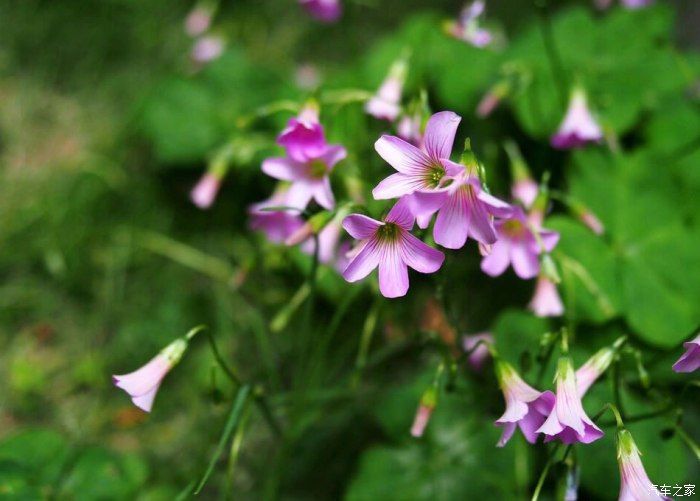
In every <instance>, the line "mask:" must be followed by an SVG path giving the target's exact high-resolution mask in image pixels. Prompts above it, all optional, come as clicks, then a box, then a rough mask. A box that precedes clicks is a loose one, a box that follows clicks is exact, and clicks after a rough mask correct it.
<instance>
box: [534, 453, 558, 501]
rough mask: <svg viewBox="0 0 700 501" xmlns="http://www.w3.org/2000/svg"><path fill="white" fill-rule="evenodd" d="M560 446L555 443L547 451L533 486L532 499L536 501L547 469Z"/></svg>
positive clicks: (552, 462)
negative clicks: (540, 471) (538, 476)
mask: <svg viewBox="0 0 700 501" xmlns="http://www.w3.org/2000/svg"><path fill="white" fill-rule="evenodd" d="M559 447H561V443H557V444H556V445H555V446H554V447H553V448H552V450H551V451H550V452H549V457H548V458H547V463H546V464H545V465H544V469H543V470H542V473H540V478H539V479H538V480H537V485H536V486H535V491H534V492H533V493H532V501H537V500H538V499H539V497H540V492H542V487H543V486H544V481H545V480H546V479H547V474H548V473H549V469H550V468H551V467H552V465H553V464H554V456H555V455H556V453H557V451H558V450H559Z"/></svg>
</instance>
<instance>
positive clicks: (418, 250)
mask: <svg viewBox="0 0 700 501" xmlns="http://www.w3.org/2000/svg"><path fill="white" fill-rule="evenodd" d="M401 259H402V260H403V262H404V263H406V264H407V265H408V266H410V267H411V268H413V269H414V270H416V271H418V272H420V273H435V272H436V271H437V270H439V269H440V266H442V262H443V261H444V260H445V255H444V254H443V253H442V252H440V251H439V250H437V249H433V248H432V247H430V246H429V245H428V244H426V243H425V242H423V241H421V240H419V239H418V238H417V237H415V236H414V235H411V234H410V233H408V232H406V233H405V234H404V235H403V239H402V241H401Z"/></svg>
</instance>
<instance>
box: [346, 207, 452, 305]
mask: <svg viewBox="0 0 700 501" xmlns="http://www.w3.org/2000/svg"><path fill="white" fill-rule="evenodd" d="M413 222H414V218H413V215H412V214H411V213H410V211H409V210H408V207H407V204H406V203H405V201H403V200H399V202H397V203H396V204H395V205H394V207H393V208H392V209H391V211H389V214H387V216H386V217H385V218H384V221H383V222H380V221H377V220H375V219H372V218H370V217H367V216H364V215H361V214H350V215H349V216H348V217H346V218H345V220H344V221H343V228H345V230H346V231H347V232H348V233H349V234H350V235H351V236H352V237H353V238H356V239H358V240H360V241H361V242H360V244H359V245H360V247H359V248H358V249H357V250H356V252H354V256H353V257H352V259H351V261H350V262H349V263H348V265H347V267H346V268H345V271H344V272H343V277H345V279H346V280H347V281H348V282H356V281H358V280H361V279H363V278H365V277H366V276H367V275H369V274H370V273H371V272H372V270H374V269H375V268H377V267H379V290H380V291H381V293H382V295H383V296H384V297H389V298H394V297H400V296H404V295H405V294H406V292H407V291H408V267H411V268H413V269H414V270H416V271H418V272H420V273H434V272H436V271H437V270H438V269H439V268H440V266H442V262H443V261H444V259H445V255H444V254H443V253H442V252H440V251H439V250H436V249H433V248H432V247H430V246H429V245H427V244H425V243H424V242H422V241H421V240H419V239H418V238H417V237H415V236H413V235H412V234H411V233H410V230H411V228H413Z"/></svg>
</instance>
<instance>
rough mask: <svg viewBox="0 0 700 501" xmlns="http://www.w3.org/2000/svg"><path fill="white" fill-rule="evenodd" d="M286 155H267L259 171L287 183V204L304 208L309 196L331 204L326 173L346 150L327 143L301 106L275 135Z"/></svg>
mask: <svg viewBox="0 0 700 501" xmlns="http://www.w3.org/2000/svg"><path fill="white" fill-rule="evenodd" d="M277 142H278V144H280V145H281V146H283V147H284V148H285V151H286V153H287V156H285V157H275V158H268V159H266V160H264V161H263V164H262V170H263V172H264V173H265V174H267V175H268V176H271V177H274V178H276V179H280V180H282V181H289V182H291V186H290V187H289V191H288V193H287V203H288V204H289V205H290V206H292V207H297V208H300V209H304V208H306V206H307V205H308V203H309V202H310V201H311V199H315V200H316V202H318V204H319V205H321V206H322V207H324V208H326V209H332V208H333V207H334V206H335V198H334V196H333V191H332V190H331V182H330V178H329V175H330V173H331V171H332V170H333V167H335V165H336V164H337V163H338V162H340V161H341V160H343V159H344V158H345V157H346V155H347V152H346V150H345V148H343V147H342V146H340V145H335V144H328V143H327V142H326V137H325V135H324V132H323V127H322V126H321V124H320V123H318V121H317V115H316V114H315V111H314V110H310V111H309V109H305V110H304V111H302V113H300V115H299V116H298V117H296V118H292V119H290V120H289V123H288V124H287V128H286V129H285V130H284V131H282V134H280V136H279V137H278V138H277Z"/></svg>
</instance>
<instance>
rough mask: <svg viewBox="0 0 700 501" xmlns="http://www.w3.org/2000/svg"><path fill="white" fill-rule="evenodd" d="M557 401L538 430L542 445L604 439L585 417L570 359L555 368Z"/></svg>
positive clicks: (564, 359)
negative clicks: (552, 442) (559, 441)
mask: <svg viewBox="0 0 700 501" xmlns="http://www.w3.org/2000/svg"><path fill="white" fill-rule="evenodd" d="M556 381H557V393H556V402H555V403H554V408H553V409H552V412H551V413H550V414H549V417H547V420H546V421H545V422H544V424H543V425H542V426H540V427H539V429H538V430H537V432H538V433H544V434H545V435H546V436H547V438H546V439H545V442H550V441H552V440H561V441H562V442H563V443H565V444H573V443H576V442H581V443H584V444H589V443H591V442H594V441H596V440H598V439H599V438H600V437H602V436H603V432H602V431H601V429H600V428H598V427H597V426H596V425H595V423H594V422H593V421H591V419H590V418H589V417H588V416H587V415H586V411H584V410H583V405H582V404H581V397H580V396H579V393H578V390H577V388H576V374H575V373H574V367H573V365H572V363H571V359H569V357H562V358H560V359H559V366H558V368H557V375H556Z"/></svg>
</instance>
